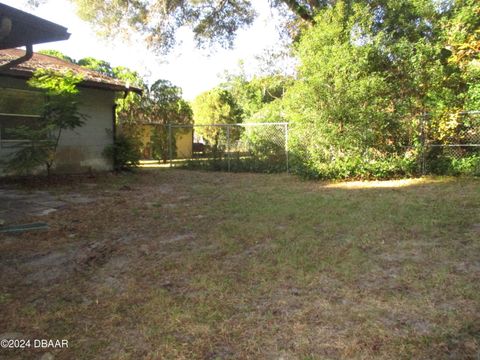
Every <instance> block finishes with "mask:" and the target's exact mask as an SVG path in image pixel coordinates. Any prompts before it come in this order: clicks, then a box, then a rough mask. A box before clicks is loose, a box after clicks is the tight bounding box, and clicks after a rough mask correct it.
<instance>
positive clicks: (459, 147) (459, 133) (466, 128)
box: [420, 111, 480, 174]
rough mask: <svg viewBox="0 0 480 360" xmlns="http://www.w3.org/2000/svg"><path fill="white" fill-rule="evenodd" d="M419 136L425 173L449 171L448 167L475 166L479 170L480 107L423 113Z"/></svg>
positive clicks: (477, 171) (422, 165)
mask: <svg viewBox="0 0 480 360" xmlns="http://www.w3.org/2000/svg"><path fill="white" fill-rule="evenodd" d="M420 139H421V141H420V142H421V148H422V151H421V171H422V174H429V173H448V172H449V171H448V170H449V167H453V168H462V167H463V168H468V167H474V169H473V171H474V172H476V173H480V169H477V167H479V166H480V111H467V112H460V113H456V114H448V115H443V116H432V115H431V114H424V115H423V116H422V117H421V121H420Z"/></svg>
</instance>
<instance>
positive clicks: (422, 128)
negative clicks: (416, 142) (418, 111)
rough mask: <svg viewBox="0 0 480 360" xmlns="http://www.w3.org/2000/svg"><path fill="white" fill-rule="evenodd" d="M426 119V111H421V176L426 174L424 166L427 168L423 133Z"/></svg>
mask: <svg viewBox="0 0 480 360" xmlns="http://www.w3.org/2000/svg"><path fill="white" fill-rule="evenodd" d="M426 119H427V113H425V112H424V113H422V116H421V120H420V121H421V126H420V144H421V145H420V147H421V152H422V153H421V164H420V167H421V170H420V171H421V174H422V176H425V175H426V168H427V165H426V161H427V158H426V143H427V142H426V135H425V121H426Z"/></svg>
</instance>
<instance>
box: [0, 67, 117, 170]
mask: <svg viewBox="0 0 480 360" xmlns="http://www.w3.org/2000/svg"><path fill="white" fill-rule="evenodd" d="M0 87H3V88H16V89H24V90H28V89H29V88H28V86H27V85H26V84H25V81H24V80H21V79H14V78H9V77H3V76H0ZM114 96H115V94H114V92H113V91H107V90H98V89H90V88H80V94H79V98H78V100H79V111H80V112H81V113H82V114H84V115H86V116H87V119H86V121H85V124H84V125H83V126H82V127H79V128H76V129H75V130H73V131H64V132H63V133H62V136H61V139H60V144H59V148H58V150H57V161H56V167H55V171H56V172H59V173H79V172H86V171H105V170H111V169H112V164H111V163H110V161H108V160H106V159H105V158H104V157H103V155H102V152H103V150H104V149H105V147H106V146H107V145H110V144H112V143H113V104H114ZM11 152H12V149H11V148H8V147H6V146H5V144H2V143H0V160H1V159H3V160H4V159H6V156H7V155H8V154H9V153H11ZM0 167H1V165H0Z"/></svg>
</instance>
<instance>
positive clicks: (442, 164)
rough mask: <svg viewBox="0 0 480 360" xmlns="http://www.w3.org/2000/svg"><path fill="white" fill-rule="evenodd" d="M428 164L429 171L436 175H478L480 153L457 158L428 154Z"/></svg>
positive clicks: (479, 174)
mask: <svg viewBox="0 0 480 360" xmlns="http://www.w3.org/2000/svg"><path fill="white" fill-rule="evenodd" d="M428 166H429V169H428V170H429V172H430V173H432V174H436V175H450V176H458V175H470V176H480V155H478V154H474V155H470V156H465V157H461V158H457V157H452V156H446V155H443V154H429V158H428Z"/></svg>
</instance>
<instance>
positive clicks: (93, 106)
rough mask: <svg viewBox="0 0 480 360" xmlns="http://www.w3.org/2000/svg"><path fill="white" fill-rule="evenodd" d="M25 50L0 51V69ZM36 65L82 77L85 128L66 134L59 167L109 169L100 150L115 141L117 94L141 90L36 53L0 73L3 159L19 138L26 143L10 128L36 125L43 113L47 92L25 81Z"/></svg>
mask: <svg viewBox="0 0 480 360" xmlns="http://www.w3.org/2000/svg"><path fill="white" fill-rule="evenodd" d="M22 53H23V51H22V50H19V49H4V50H0V67H1V65H2V64H6V63H9V62H11V61H13V60H14V59H16V58H18V57H20V56H21V55H22ZM37 69H49V70H55V71H59V72H62V71H67V70H68V71H71V72H73V73H74V74H79V75H81V76H82V78H83V80H82V82H81V83H80V84H79V90H80V93H79V95H78V102H79V112H80V113H82V114H84V115H86V122H85V124H84V125H83V126H82V127H79V128H76V129H75V130H73V131H65V132H63V133H62V137H61V139H60V143H59V146H58V149H57V157H56V161H55V171H56V172H63V173H78V172H85V171H104V170H111V169H112V163H111V161H109V160H107V159H106V158H105V157H104V156H103V154H102V153H103V151H104V149H105V148H106V147H107V146H108V145H111V144H113V141H114V137H115V133H116V129H115V98H116V96H118V93H119V92H126V91H135V92H141V90H140V89H138V88H131V87H129V86H128V85H126V84H125V83H123V82H122V81H120V80H118V79H114V78H111V77H109V76H106V75H103V74H101V73H98V72H96V71H93V70H89V69H86V68H83V67H81V66H79V65H76V64H72V63H70V62H68V61H64V60H61V59H58V58H55V57H52V56H48V55H42V54H37V53H33V55H32V57H31V58H30V59H29V60H27V61H25V62H22V63H20V64H18V65H15V66H13V67H10V68H9V69H7V70H1V71H0V161H1V160H5V159H7V158H8V156H9V154H11V153H12V151H14V149H15V146H16V145H18V142H19V141H22V139H17V138H15V137H12V135H11V133H10V134H9V131H7V130H8V128H12V127H13V128H14V127H16V126H19V125H29V124H32V125H34V123H35V121H36V120H37V119H38V118H39V116H40V109H41V107H42V103H43V102H44V101H45V98H44V95H43V93H42V92H39V91H37V90H34V89H32V88H30V87H29V86H28V85H27V83H26V82H27V80H28V79H29V78H30V77H31V76H32V74H33V73H34V72H35V71H36V70H37ZM0 166H1V165H0Z"/></svg>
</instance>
